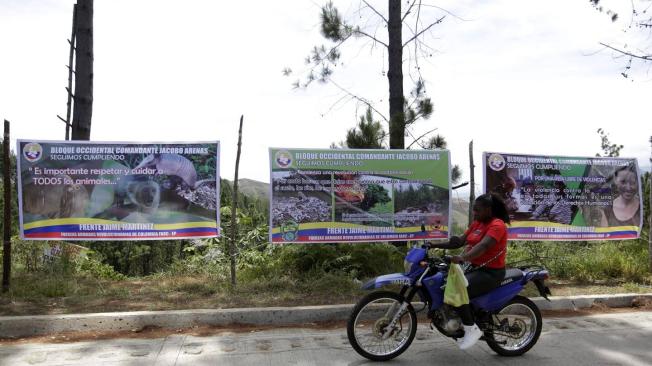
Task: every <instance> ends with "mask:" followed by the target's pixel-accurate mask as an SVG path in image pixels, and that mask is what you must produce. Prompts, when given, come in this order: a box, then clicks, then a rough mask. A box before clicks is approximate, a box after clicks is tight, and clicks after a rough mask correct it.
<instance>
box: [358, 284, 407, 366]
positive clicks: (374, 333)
mask: <svg viewBox="0 0 652 366" xmlns="http://www.w3.org/2000/svg"><path fill="white" fill-rule="evenodd" d="M346 333H347V336H348V338H349V343H351V346H352V347H353V349H355V351H356V352H358V353H359V354H360V355H361V356H363V357H365V358H368V359H370V360H373V361H387V360H391V359H393V358H394V357H396V356H398V355H400V354H401V353H403V352H404V351H405V350H406V349H408V347H410V344H411V343H412V341H413V340H414V336H415V334H416V333H417V314H416V312H415V311H414V308H413V307H412V305H411V304H410V303H406V302H405V298H403V296H401V295H399V294H397V293H394V292H390V291H377V292H372V293H370V294H368V295H366V296H365V297H363V298H362V299H360V301H358V303H357V304H356V305H355V307H354V308H353V312H352V313H351V316H350V317H349V320H348V322H347V326H346Z"/></svg>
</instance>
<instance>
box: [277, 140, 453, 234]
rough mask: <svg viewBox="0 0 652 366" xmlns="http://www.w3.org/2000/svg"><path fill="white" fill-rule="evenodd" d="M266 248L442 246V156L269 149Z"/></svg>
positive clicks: (446, 201)
mask: <svg viewBox="0 0 652 366" xmlns="http://www.w3.org/2000/svg"><path fill="white" fill-rule="evenodd" d="M270 168H271V184H270V189H271V194H270V197H271V200H270V241H271V242H273V243H320V242H374V241H395V240H422V239H442V238H447V237H448V235H449V227H450V221H451V215H450V214H451V208H450V206H451V200H450V154H449V152H448V151H447V150H418V151H417V150H346V149H336V150H317V149H278V148H273V149H270Z"/></svg>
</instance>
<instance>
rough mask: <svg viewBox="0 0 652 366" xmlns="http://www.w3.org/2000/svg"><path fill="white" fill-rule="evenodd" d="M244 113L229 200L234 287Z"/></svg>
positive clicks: (234, 281) (241, 118)
mask: <svg viewBox="0 0 652 366" xmlns="http://www.w3.org/2000/svg"><path fill="white" fill-rule="evenodd" d="M243 119H244V115H242V116H240V129H239V130H238V153H237V155H236V158H235V176H234V177H233V202H231V243H230V245H229V257H231V285H232V286H233V287H235V285H236V279H235V264H236V263H235V259H236V239H237V238H236V236H237V235H238V227H237V225H238V222H237V220H236V215H237V213H238V211H237V209H238V170H239V168H240V148H241V146H242V120H243Z"/></svg>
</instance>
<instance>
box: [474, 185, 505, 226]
mask: <svg viewBox="0 0 652 366" xmlns="http://www.w3.org/2000/svg"><path fill="white" fill-rule="evenodd" d="M475 201H476V202H478V203H480V204H481V205H483V206H485V207H491V216H492V217H495V218H498V219H501V220H503V221H504V222H505V223H506V224H509V223H510V219H509V214H508V213H507V205H505V201H503V199H502V198H500V196H498V195H496V194H494V193H485V194H483V195H481V196H478V198H476V199H475Z"/></svg>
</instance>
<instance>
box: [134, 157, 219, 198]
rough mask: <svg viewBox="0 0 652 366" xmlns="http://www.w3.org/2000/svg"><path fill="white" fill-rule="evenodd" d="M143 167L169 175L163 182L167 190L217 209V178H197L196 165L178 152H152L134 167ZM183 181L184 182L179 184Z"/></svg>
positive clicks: (157, 173)
mask: <svg viewBox="0 0 652 366" xmlns="http://www.w3.org/2000/svg"><path fill="white" fill-rule="evenodd" d="M142 168H150V169H156V175H159V176H160V175H165V176H167V177H168V180H167V181H165V182H163V184H162V186H163V188H165V190H166V191H174V192H176V194H177V195H178V196H179V197H181V198H182V199H185V200H187V201H189V202H192V203H194V204H195V205H198V206H200V207H203V208H205V209H208V210H215V209H216V207H217V202H216V199H215V197H216V196H217V193H216V190H217V182H216V180H215V179H203V180H197V171H196V170H195V166H194V164H193V162H192V161H190V160H189V159H188V158H186V157H184V156H181V155H178V154H151V155H148V156H146V157H145V158H144V159H143V161H141V162H140V163H139V164H138V165H137V166H136V168H134V169H135V170H137V169H142ZM181 182H183V183H184V184H178V183H181ZM162 203H163V202H162Z"/></svg>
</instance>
